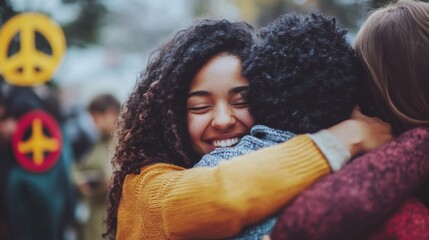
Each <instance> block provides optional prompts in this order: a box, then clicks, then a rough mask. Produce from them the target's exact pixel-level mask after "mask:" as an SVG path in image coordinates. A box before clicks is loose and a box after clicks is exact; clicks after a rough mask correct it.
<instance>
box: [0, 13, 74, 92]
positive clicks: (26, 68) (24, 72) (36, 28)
mask: <svg viewBox="0 0 429 240" xmlns="http://www.w3.org/2000/svg"><path fill="white" fill-rule="evenodd" d="M36 32H38V33H40V34H41V35H42V36H44V37H45V39H46V40H47V42H48V43H49V45H50V47H51V49H52V55H49V54H46V53H44V52H42V51H40V50H38V49H36ZM17 34H19V35H20V50H19V52H18V53H16V54H14V55H12V56H8V52H9V47H10V44H11V42H12V40H13V38H14V37H15V36H16V35H17ZM65 48H66V40H65V37H64V33H63V31H62V29H61V27H60V26H58V25H57V24H56V23H55V22H53V21H51V19H50V18H48V17H47V16H44V15H41V14H37V13H23V14H19V15H16V16H14V17H12V18H11V19H9V20H8V21H7V22H6V23H5V24H4V26H3V28H2V29H1V31H0V71H1V72H3V76H4V78H5V79H6V81H8V82H9V83H10V84H13V85H18V86H33V85H36V84H43V83H45V82H46V81H48V80H49V79H51V77H52V75H53V73H54V72H55V70H56V68H57V66H58V64H59V62H60V60H61V58H62V56H63V54H64V51H65Z"/></svg>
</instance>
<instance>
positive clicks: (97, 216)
mask: <svg viewBox="0 0 429 240" xmlns="http://www.w3.org/2000/svg"><path fill="white" fill-rule="evenodd" d="M87 110H88V112H89V114H90V115H91V117H92V120H93V122H94V126H95V127H96V130H97V131H98V133H99V138H98V140H97V142H96V143H95V144H94V145H93V146H92V148H91V149H90V150H89V151H88V153H87V154H85V155H84V156H83V158H82V159H80V160H79V161H77V163H76V165H75V167H74V171H73V178H74V181H75V183H76V186H77V188H78V189H79V192H80V194H81V204H80V207H79V208H78V211H79V212H80V214H81V215H80V217H79V219H80V221H81V224H82V226H81V231H80V235H81V236H80V237H79V239H81V240H95V239H102V236H101V235H102V233H103V232H104V224H103V220H104V219H105V217H106V212H107V210H106V209H107V204H108V201H107V189H108V188H107V187H108V184H109V180H110V177H111V175H112V167H111V159H112V157H113V153H114V148H113V147H114V141H113V139H114V137H113V135H114V132H113V131H114V129H115V125H116V119H117V117H118V114H119V110H120V102H119V101H118V100H117V98H116V97H114V96H113V95H112V94H101V95H98V96H96V97H95V98H94V99H92V100H91V102H90V103H89V105H88V107H87Z"/></svg>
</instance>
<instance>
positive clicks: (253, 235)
mask: <svg viewBox="0 0 429 240" xmlns="http://www.w3.org/2000/svg"><path fill="white" fill-rule="evenodd" d="M293 136H295V135H294V134H293V133H291V132H289V131H282V130H278V129H274V128H270V127H267V126H265V125H255V126H253V127H252V129H251V130H250V135H246V136H244V137H243V138H242V139H241V140H240V142H239V143H238V144H237V145H235V146H234V147H232V148H217V149H215V150H214V151H212V152H211V153H209V154H206V155H204V156H203V158H202V159H201V160H200V161H199V162H198V163H197V164H195V166H194V167H214V166H217V165H218V164H219V163H221V162H222V161H227V160H229V159H231V158H233V157H236V156H239V155H243V154H246V153H249V152H252V151H255V150H258V149H260V148H263V147H269V146H272V145H274V144H278V143H281V142H285V141H287V140H289V139H290V138H292V137H293ZM275 222H276V217H271V218H269V219H267V220H265V221H263V222H261V223H259V224H257V225H254V226H249V227H246V228H244V229H243V230H242V231H241V232H240V233H239V234H238V235H236V236H234V237H232V238H230V239H246V240H252V239H255V240H259V239H261V237H262V236H263V235H266V234H270V232H271V230H272V228H273V227H274V224H275Z"/></svg>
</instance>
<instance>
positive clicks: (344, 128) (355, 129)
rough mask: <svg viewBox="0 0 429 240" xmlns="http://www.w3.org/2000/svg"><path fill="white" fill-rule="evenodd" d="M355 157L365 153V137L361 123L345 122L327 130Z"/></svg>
mask: <svg viewBox="0 0 429 240" xmlns="http://www.w3.org/2000/svg"><path fill="white" fill-rule="evenodd" d="M327 131H329V132H331V133H332V134H333V135H334V136H335V137H336V138H337V139H338V140H339V141H340V142H341V143H343V144H344V145H345V146H346V148H347V149H348V150H349V152H350V155H352V156H355V155H356V154H358V153H361V152H362V151H363V146H362V143H363V137H362V134H361V130H360V127H359V123H358V122H357V121H354V120H352V119H348V120H345V121H343V122H341V123H339V124H337V125H334V126H332V127H330V128H328V129H327Z"/></svg>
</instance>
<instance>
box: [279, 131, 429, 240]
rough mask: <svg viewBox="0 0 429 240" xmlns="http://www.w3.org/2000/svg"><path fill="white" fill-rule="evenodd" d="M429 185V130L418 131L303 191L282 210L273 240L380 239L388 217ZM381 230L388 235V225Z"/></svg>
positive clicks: (357, 159) (402, 137) (358, 159)
mask: <svg viewBox="0 0 429 240" xmlns="http://www.w3.org/2000/svg"><path fill="white" fill-rule="evenodd" d="M428 180H429V128H416V129H413V130H410V131H408V132H406V133H404V134H402V135H401V136H400V137H398V138H397V139H395V140H394V141H392V142H390V143H388V144H386V145H384V146H382V147H381V148H379V149H377V150H375V151H374V152H371V153H368V154H365V155H363V156H361V157H359V158H356V159H355V160H353V162H352V163H350V164H348V165H347V166H345V167H344V168H343V169H342V170H341V171H338V172H336V173H335V174H332V175H329V176H326V177H325V178H323V179H322V180H320V181H319V182H318V183H316V184H314V185H313V186H312V187H310V188H309V189H307V190H306V191H304V192H303V193H302V194H301V195H300V196H298V197H297V198H296V199H295V200H294V201H293V202H292V203H291V204H289V205H288V206H286V208H285V209H284V210H283V212H282V213H281V215H280V217H279V218H278V220H277V224H276V226H275V227H274V229H273V231H272V234H271V237H272V239H293V240H299V239H311V240H318V239H329V240H332V239H342V240H346V239H359V240H361V239H365V238H368V237H369V235H370V233H372V232H375V235H376V234H379V236H380V234H382V233H380V232H377V231H376V230H377V228H379V227H380V226H382V225H383V223H389V221H387V220H388V219H389V217H391V216H392V215H393V216H394V213H395V211H398V209H399V208H400V207H401V205H403V204H404V202H405V201H406V200H407V199H410V198H409V197H410V196H411V195H412V194H413V193H414V192H415V191H416V190H417V189H418V188H419V187H420V186H422V185H423V183H425V182H426V181H428ZM421 206H423V205H421ZM421 206H420V207H421ZM399 211H401V210H399ZM400 213H401V212H399V213H397V214H400ZM382 228H384V229H385V230H381V232H383V231H387V230H386V228H387V226H383V227H382ZM373 237H374V239H376V237H377V236H373ZM393 239H395V238H393Z"/></svg>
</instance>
